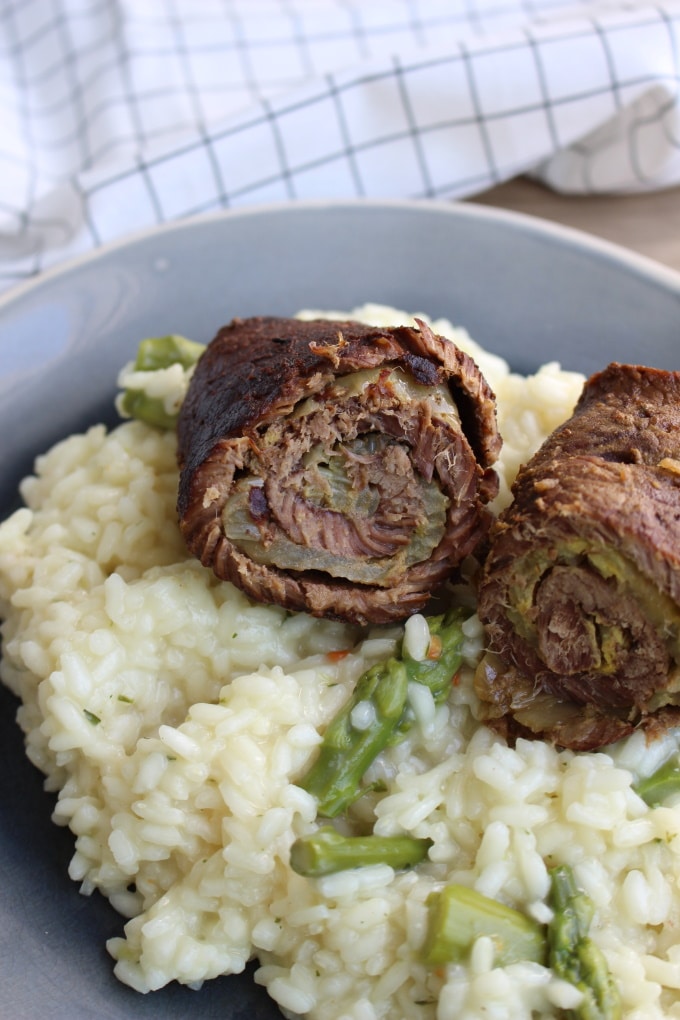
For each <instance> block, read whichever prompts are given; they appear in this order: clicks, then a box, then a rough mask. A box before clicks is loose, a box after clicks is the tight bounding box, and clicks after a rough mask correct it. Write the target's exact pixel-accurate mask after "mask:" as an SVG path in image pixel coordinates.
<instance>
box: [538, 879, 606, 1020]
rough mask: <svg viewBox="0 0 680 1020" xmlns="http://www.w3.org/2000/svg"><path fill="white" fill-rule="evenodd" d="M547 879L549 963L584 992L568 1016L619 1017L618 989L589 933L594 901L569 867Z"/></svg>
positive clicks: (602, 1019)
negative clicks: (548, 893)
mask: <svg viewBox="0 0 680 1020" xmlns="http://www.w3.org/2000/svg"><path fill="white" fill-rule="evenodd" d="M550 880H551V887H550V905H551V907H552V909H553V911H554V916H553V919H552V921H551V922H550V924H549V926H548V945H549V957H548V962H549V964H550V966H551V967H552V969H553V971H554V972H555V974H557V975H558V977H561V978H563V979H564V980H565V981H569V982H570V983H571V984H573V985H575V986H576V988H578V989H579V991H581V992H582V993H583V999H582V1000H581V1003H580V1005H579V1006H578V1007H576V1008H575V1009H574V1010H571V1011H570V1015H571V1016H573V1017H575V1018H578V1020H618V1018H619V1017H620V1016H621V1000H620V996H619V992H618V989H617V987H616V985H615V983H614V980H613V978H612V976H611V974H610V973H609V968H608V966H607V961H606V960H605V957H604V954H603V953H602V952H601V950H600V949H599V948H598V946H596V945H595V943H594V942H593V940H592V939H591V938H590V936H589V934H588V933H589V931H590V924H591V921H592V919H593V913H594V907H593V903H592V901H591V900H590V898H589V897H588V896H587V895H586V894H585V893H584V892H582V891H581V890H579V889H578V888H577V886H576V882H575V879H574V875H573V872H572V870H571V868H568V867H566V866H560V867H558V868H553V869H552V871H551V873H550Z"/></svg>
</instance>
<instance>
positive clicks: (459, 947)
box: [423, 885, 546, 967]
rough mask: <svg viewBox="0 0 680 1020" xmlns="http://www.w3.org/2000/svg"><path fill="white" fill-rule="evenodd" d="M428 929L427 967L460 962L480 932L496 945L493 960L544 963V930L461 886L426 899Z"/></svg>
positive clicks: (496, 961)
mask: <svg viewBox="0 0 680 1020" xmlns="http://www.w3.org/2000/svg"><path fill="white" fill-rule="evenodd" d="M427 905H428V912H429V917H428V930H427V935H426V939H425V945H424V947H423V954H424V958H425V962H426V963H427V964H428V965H429V966H433V967H435V966H438V965H440V964H444V963H460V962H462V961H463V960H465V959H466V958H467V956H468V954H469V952H470V950H471V949H472V946H473V943H474V942H475V940H476V939H478V938H479V937H480V936H481V935H486V936H488V937H489V938H490V939H491V940H492V941H493V944H494V947H495V951H496V952H495V958H494V962H495V964H497V965H498V966H501V967H504V966H506V965H507V964H509V963H517V962H518V961H520V960H533V961H534V962H535V963H544V961H545V955H546V943H545V929H544V928H543V927H542V926H541V925H540V924H538V923H537V922H536V921H533V920H532V919H531V918H529V917H527V916H526V914H522V913H520V911H519V910H514V909H513V908H512V907H508V906H506V905H505V904H503V903H499V902H498V901H497V900H492V899H490V898H489V897H488V896H484V895H482V893H479V892H477V891H476V890H475V889H469V888H468V887H467V886H463V885H447V886H446V887H445V888H444V889H442V890H441V891H439V892H435V893H431V894H430V896H429V897H428V900H427Z"/></svg>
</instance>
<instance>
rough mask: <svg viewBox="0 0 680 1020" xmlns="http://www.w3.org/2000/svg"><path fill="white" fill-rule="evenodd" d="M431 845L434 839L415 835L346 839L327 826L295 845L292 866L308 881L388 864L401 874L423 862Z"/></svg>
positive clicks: (291, 858) (291, 856)
mask: <svg viewBox="0 0 680 1020" xmlns="http://www.w3.org/2000/svg"><path fill="white" fill-rule="evenodd" d="M431 846H432V840H431V839H416V838H414V837H412V836H375V835H370V836H343V835H341V833H339V832H337V831H336V830H335V829H333V828H332V827H331V826H329V825H327V826H324V827H323V828H321V829H318V830H317V831H316V832H315V833H312V834H311V835H309V836H301V837H300V839H297V840H296V841H295V842H294V843H293V845H292V847H291V851H290V864H291V867H292V869H293V871H296V872H297V873H298V874H299V875H303V876H305V877H306V878H320V877H321V876H323V875H331V874H333V873H334V872H336V871H346V870H347V869H349V868H365V867H368V866H370V865H372V864H388V865H389V866H390V867H392V868H394V870H395V871H402V870H403V869H404V868H412V867H414V866H415V865H416V864H419V863H420V862H421V861H422V860H424V859H425V858H426V857H427V852H428V850H429V849H430V847H431Z"/></svg>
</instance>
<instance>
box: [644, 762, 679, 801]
mask: <svg viewBox="0 0 680 1020" xmlns="http://www.w3.org/2000/svg"><path fill="white" fill-rule="evenodd" d="M633 789H634V790H635V792H636V793H637V795H638V796H639V797H642V799H643V800H644V802H645V804H647V805H649V807H657V805H659V804H663V802H664V801H665V800H667V799H668V798H669V797H672V796H673V795H674V794H676V793H680V760H679V759H678V756H677V755H674V756H673V757H672V758H670V759H669V760H668V761H665V762H664V763H663V765H660V766H659V768H658V769H656V771H654V772H652V774H651V775H649V776H645V777H644V778H642V779H638V781H637V782H636V783H634V784H633Z"/></svg>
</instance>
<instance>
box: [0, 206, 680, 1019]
mask: <svg viewBox="0 0 680 1020" xmlns="http://www.w3.org/2000/svg"><path fill="white" fill-rule="evenodd" d="M365 301H377V302H381V303H385V304H392V305H397V306H398V307H400V308H403V309H406V310H409V311H414V312H415V311H421V310H422V311H426V312H428V313H430V314H432V315H436V316H440V315H445V316H447V317H449V318H451V319H453V320H454V321H455V322H456V323H458V324H461V325H464V326H466V327H467V328H468V330H469V332H470V333H471V334H472V336H474V337H475V338H476V339H477V340H479V341H480V342H481V343H482V344H484V345H485V346H487V347H489V348H491V349H493V350H495V351H497V352H498V353H500V354H503V355H504V356H505V357H506V358H507V359H508V360H509V361H510V362H511V364H512V365H513V367H515V368H516V369H518V370H520V371H525V370H529V369H532V368H535V367H536V366H538V365H539V364H540V363H541V362H544V361H547V360H552V359H559V360H560V361H561V362H562V364H563V365H564V367H565V368H571V369H578V370H581V371H583V372H586V373H590V372H592V371H595V370H597V369H599V368H602V367H604V365H605V364H607V363H608V362H609V361H612V360H618V361H632V362H638V363H645V364H653V365H656V366H659V367H662V368H673V367H680V276H677V275H676V274H674V273H671V272H670V271H667V270H664V269H662V268H661V267H658V266H656V265H655V264H654V263H652V262H649V261H647V260H644V259H641V258H638V257H635V256H631V255H628V254H626V253H625V252H623V251H621V250H620V249H616V248H614V247H612V246H611V245H607V244H603V243H600V242H595V241H592V240H590V239H588V238H587V237H586V236H585V235H582V234H579V233H575V232H573V231H567V230H564V229H562V228H556V227H553V226H550V225H548V224H544V223H542V222H540V221H538V220H534V219H530V218H527V217H522V216H518V215H515V214H508V213H502V212H498V211H493V210H487V209H483V208H479V207H474V206H457V205H441V204H429V203H401V202H397V203H395V202H384V203H374V202H371V203H363V202H351V203H332V204H303V205H288V206H281V207H270V208H265V209H255V210H248V211H246V212H235V213H226V214H223V215H219V216H216V217H212V218H209V219H202V220H200V221H192V222H188V223H184V224H180V225H176V226H170V227H166V228H163V229H160V230H157V231H154V232H151V233H147V234H145V235H143V236H141V237H137V238H133V239H132V240H130V241H128V242H126V243H123V244H119V245H117V246H115V247H112V248H108V249H106V250H103V251H101V252H99V253H97V254H96V255H94V256H92V257H90V258H87V259H85V260H81V261H79V262H77V263H75V264H71V265H69V266H67V267H66V268H64V269H62V270H59V271H56V272H53V273H50V274H47V275H45V276H44V277H42V278H40V279H39V280H37V281H36V282H35V283H33V284H30V285H29V286H26V287H24V288H22V289H20V290H18V291H14V292H13V293H12V294H10V295H9V296H7V297H6V298H5V299H4V300H2V301H0V436H1V437H2V458H1V459H0V512H1V514H2V516H4V515H5V514H6V513H7V512H8V511H9V510H10V509H11V508H12V506H13V505H14V504H15V502H16V486H17V482H18V481H19V478H20V477H21V476H22V475H23V474H25V473H26V472H27V471H28V470H30V467H31V463H32V460H33V457H34V456H35V455H36V454H37V453H39V452H40V451H41V450H43V449H45V448H47V447H48V446H49V445H51V443H52V442H54V441H55V440H56V439H58V438H60V437H63V436H65V435H67V434H68V433H70V432H73V431H75V430H78V429H81V428H82V427H83V426H86V425H88V424H91V423H92V422H95V421H100V420H105V421H112V420H113V413H112V406H113V395H114V393H115V381H116V376H117V372H118V369H119V368H120V366H121V365H122V363H123V362H125V361H126V360H128V359H129V358H130V357H132V356H133V355H134V352H135V350H136V347H137V343H138V341H139V340H140V339H141V338H142V337H144V336H154V335H160V334H163V333H170V332H178V333H184V334H185V335H187V336H190V337H192V338H194V339H195V340H200V341H204V342H206V341H208V340H209V339H210V338H211V337H212V336H213V334H214V333H215V332H216V330H217V327H218V326H220V325H221V324H222V323H224V322H226V321H228V320H229V319H230V318H232V317H233V316H236V315H240V316H245V315H254V314H290V313H293V312H295V311H296V310H297V309H299V308H303V307H310V306H313V307H317V308H335V309H340V310H346V309H349V308H351V307H353V306H354V305H357V304H361V303H363V302H365ZM15 707H16V706H15V704H14V701H13V700H12V698H11V697H10V696H9V695H8V694H7V692H2V694H1V704H0V708H1V710H2V715H1V716H0V729H1V731H2V732H1V734H0V756H1V759H2V768H1V771H0V987H1V988H2V991H1V992H0V1001H1V1002H2V1015H3V1016H13V1017H17V1018H21V1020H33V1018H38V1017H50V1018H58V1020H60V1018H69V1020H98V1018H100V1017H101V1018H111V1020H114V1018H136V1017H157V1018H161V1017H162V1018H164V1020H173V1018H176V1017H188V1016H191V1017H192V1018H196V1020H199V1018H203V1017H220V1018H221V1020H239V1018H245V1017H246V1016H247V1017H248V1018H249V1020H265V1018H275V1017H278V1016H279V1013H278V1011H277V1009H276V1008H275V1006H274V1005H273V1004H272V1003H270V1002H269V1000H268V999H267V996H266V994H265V992H264V991H263V990H262V989H261V988H258V987H257V986H255V985H254V984H253V982H252V980H251V978H250V976H249V975H242V976H240V977H233V978H223V979H220V980H218V981H215V982H213V983H211V984H209V985H206V986H205V987H204V988H203V989H202V990H201V991H200V992H192V991H190V990H188V989H186V988H181V987H174V986H173V987H170V988H167V989H165V990H163V991H160V992H157V993H154V994H152V995H149V996H146V997H144V996H139V995H137V994H136V993H135V992H132V991H130V990H129V989H127V988H125V987H123V986H121V985H119V984H118V982H117V981H116V980H115V979H114V978H113V976H112V973H111V960H110V959H109V957H108V956H107V954H106V951H105V948H104V943H105V940H106V939H107V938H108V937H109V936H111V935H113V934H117V933H119V932H120V929H121V927H122V921H121V919H120V917H118V915H116V914H115V912H114V911H113V910H111V909H110V908H109V907H108V905H107V904H106V903H105V902H104V901H103V900H101V899H100V898H99V897H97V896H95V897H93V898H91V899H85V898H84V897H82V896H80V895H79V893H78V891H77V888H76V886H75V884H73V883H71V882H70V881H69V879H68V878H67V865H68V860H69V858H70V855H71V842H72V841H71V837H70V836H69V833H68V832H64V831H63V830H61V829H56V828H55V827H54V826H53V825H52V824H51V822H50V820H49V816H50V810H51V798H50V797H49V796H47V795H45V794H44V793H43V792H42V788H41V779H40V776H39V775H38V773H37V771H36V770H35V769H33V768H32V767H31V766H30V765H29V764H28V763H27V762H26V761H25V760H24V757H23V750H22V741H21V736H20V734H19V731H18V729H17V727H16V725H15V723H14V711H15Z"/></svg>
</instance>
